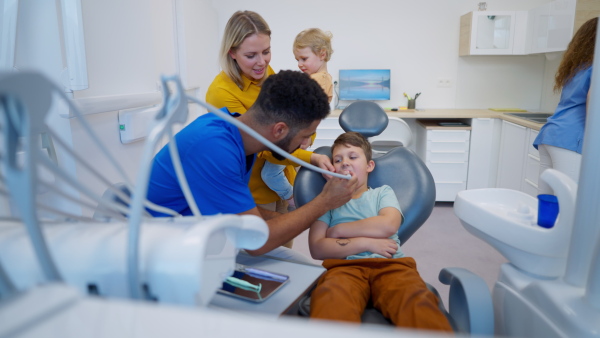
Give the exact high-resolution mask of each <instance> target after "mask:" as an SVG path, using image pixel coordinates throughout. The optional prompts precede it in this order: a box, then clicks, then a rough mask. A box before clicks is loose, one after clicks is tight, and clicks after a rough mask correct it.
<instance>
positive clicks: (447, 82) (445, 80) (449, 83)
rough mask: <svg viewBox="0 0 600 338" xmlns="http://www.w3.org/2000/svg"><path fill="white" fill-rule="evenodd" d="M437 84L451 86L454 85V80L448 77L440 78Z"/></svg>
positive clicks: (443, 86) (444, 86)
mask: <svg viewBox="0 0 600 338" xmlns="http://www.w3.org/2000/svg"><path fill="white" fill-rule="evenodd" d="M437 86H438V87H442V88H450V87H452V80H450V79H448V78H439V79H438V80H437Z"/></svg>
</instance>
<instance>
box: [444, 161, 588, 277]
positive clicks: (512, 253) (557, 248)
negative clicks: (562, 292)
mask: <svg viewBox="0 0 600 338" xmlns="http://www.w3.org/2000/svg"><path fill="white" fill-rule="evenodd" d="M540 179H541V180H542V181H544V182H546V183H548V184H549V185H550V187H551V188H552V189H553V190H554V192H555V193H556V195H557V196H558V203H559V205H560V213H559V215H558V219H557V221H556V224H555V225H554V227H552V228H549V229H548V228H543V227H540V226H538V225H537V224H536V223H537V198H535V197H532V196H530V195H528V194H526V193H523V192H521V191H516V190H510V189H501V188H487V189H471V190H463V191H460V192H458V194H457V196H456V200H455V201H454V213H455V215H456V216H457V217H458V218H459V219H460V221H461V223H462V224H463V226H464V228H465V229H466V230H467V231H468V232H470V233H471V234H473V235H474V236H476V237H479V238H480V239H482V240H484V241H486V242H487V243H488V244H490V245H491V246H493V247H494V248H495V249H496V250H498V252H500V253H501V254H502V255H503V256H504V257H505V258H506V259H508V260H509V261H510V262H511V263H512V264H513V265H514V266H516V267H517V268H519V269H521V270H522V271H526V272H528V273H530V274H533V275H536V276H542V277H546V278H556V277H559V276H561V275H562V274H563V273H564V271H565V267H566V263H567V255H568V251H569V244H570V239H571V232H572V227H573V219H574V213H575V199H576V196H577V184H576V183H575V182H574V181H573V180H572V179H571V178H569V177H568V176H567V175H565V174H563V173H561V172H559V171H557V170H554V169H547V170H546V171H544V173H542V175H541V176H540Z"/></svg>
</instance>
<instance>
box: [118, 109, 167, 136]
mask: <svg viewBox="0 0 600 338" xmlns="http://www.w3.org/2000/svg"><path fill="white" fill-rule="evenodd" d="M159 110H160V106H151V107H142V108H133V109H126V110H119V135H120V137H121V143H123V144H127V143H131V142H135V141H140V140H143V139H145V138H146V136H147V135H148V131H149V128H150V126H151V123H152V120H153V119H154V117H155V116H156V114H157V113H158V111H159Z"/></svg>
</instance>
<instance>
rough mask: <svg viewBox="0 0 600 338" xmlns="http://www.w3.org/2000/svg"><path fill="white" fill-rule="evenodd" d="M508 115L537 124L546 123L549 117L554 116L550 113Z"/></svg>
mask: <svg viewBox="0 0 600 338" xmlns="http://www.w3.org/2000/svg"><path fill="white" fill-rule="evenodd" d="M506 115H511V116H514V117H518V118H521V119H525V120H527V121H531V122H535V123H542V124H543V123H546V120H547V119H548V117H550V116H552V114H548V113H506Z"/></svg>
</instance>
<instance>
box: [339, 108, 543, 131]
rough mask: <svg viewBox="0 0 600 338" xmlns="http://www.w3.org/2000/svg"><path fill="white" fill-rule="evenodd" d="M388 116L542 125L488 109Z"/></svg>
mask: <svg viewBox="0 0 600 338" xmlns="http://www.w3.org/2000/svg"><path fill="white" fill-rule="evenodd" d="M341 113H342V110H339V109H336V110H332V111H331V114H329V117H338V116H340V114H341ZM386 113H387V114H388V116H393V117H398V118H401V119H460V118H469V119H473V118H494V119H502V120H505V121H508V122H512V123H515V124H518V125H521V126H523V127H527V128H531V129H533V130H540V128H542V126H543V124H542V123H535V122H531V121H528V120H525V119H522V118H519V117H516V116H511V115H507V113H510V112H498V111H492V110H489V109H418V110H414V111H402V110H399V111H391V110H386Z"/></svg>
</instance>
